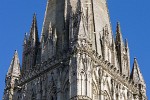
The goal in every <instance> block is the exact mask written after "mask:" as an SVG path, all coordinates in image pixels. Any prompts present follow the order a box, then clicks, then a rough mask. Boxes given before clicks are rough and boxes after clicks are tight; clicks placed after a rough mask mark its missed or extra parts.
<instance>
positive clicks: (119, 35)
mask: <svg viewBox="0 0 150 100" xmlns="http://www.w3.org/2000/svg"><path fill="white" fill-rule="evenodd" d="M116 45H117V46H123V45H124V43H123V38H122V33H121V27H120V23H119V22H117V27H116Z"/></svg>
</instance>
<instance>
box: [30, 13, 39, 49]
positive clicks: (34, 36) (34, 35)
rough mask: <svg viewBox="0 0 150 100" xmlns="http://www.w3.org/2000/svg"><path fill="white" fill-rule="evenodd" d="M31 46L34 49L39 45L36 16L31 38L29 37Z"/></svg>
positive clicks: (33, 21)
mask: <svg viewBox="0 0 150 100" xmlns="http://www.w3.org/2000/svg"><path fill="white" fill-rule="evenodd" d="M29 41H30V43H31V44H30V45H31V46H32V47H35V46H37V45H38V43H39V37H38V28H37V20H36V14H34V15H33V20H32V25H31V29H30V36H29Z"/></svg>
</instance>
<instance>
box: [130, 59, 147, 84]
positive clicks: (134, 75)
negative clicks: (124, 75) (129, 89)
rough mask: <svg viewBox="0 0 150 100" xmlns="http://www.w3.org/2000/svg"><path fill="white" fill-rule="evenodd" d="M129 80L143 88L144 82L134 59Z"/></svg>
mask: <svg viewBox="0 0 150 100" xmlns="http://www.w3.org/2000/svg"><path fill="white" fill-rule="evenodd" d="M130 79H131V80H133V81H134V83H135V84H142V85H143V86H145V81H144V78H143V75H142V73H141V71H140V68H139V65H138V62H137V59H136V58H134V63H133V68H132V72H131V76H130Z"/></svg>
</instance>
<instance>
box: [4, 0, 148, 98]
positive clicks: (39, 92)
mask: <svg viewBox="0 0 150 100" xmlns="http://www.w3.org/2000/svg"><path fill="white" fill-rule="evenodd" d="M114 37H116V38H114ZM38 39H39V38H38V29H37V21H36V15H35V14H34V16H33V21H32V25H31V30H30V34H29V36H28V35H27V34H25V38H24V46H23V61H22V69H21V73H20V69H19V64H18V63H17V64H15V65H13V66H15V67H10V69H12V68H16V69H17V72H18V74H17V76H13V75H10V77H14V79H15V80H16V81H14V80H13V81H12V80H11V78H10V79H9V78H8V77H9V76H7V77H6V89H5V92H4V99H3V100H8V98H10V100H147V97H146V85H145V82H144V79H143V77H142V74H141V72H140V69H139V66H138V64H137V60H136V59H134V64H133V69H132V72H131V73H130V54H129V47H128V42H127V40H125V41H124V40H123V37H122V33H121V28H120V24H119V23H117V28H116V35H115V36H114V35H113V32H112V29H111V24H110V18H109V12H108V8H107V2H106V0H48V1H47V7H46V12H45V17H44V22H43V27H42V33H41V39H40V41H39V40H38ZM16 59H18V57H17V54H16V53H15V57H14V60H13V62H16V61H18V60H16ZM11 66H12V64H11ZM9 72H10V71H9ZM9 72H8V73H9ZM11 73H14V71H11ZM10 83H11V84H13V85H12V86H7V84H10ZM10 92H11V94H12V95H9V93H10Z"/></svg>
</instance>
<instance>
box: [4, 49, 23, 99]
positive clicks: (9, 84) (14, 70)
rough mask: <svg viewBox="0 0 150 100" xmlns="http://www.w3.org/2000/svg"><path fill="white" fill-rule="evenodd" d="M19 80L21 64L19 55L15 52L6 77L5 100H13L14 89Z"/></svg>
mask: <svg viewBox="0 0 150 100" xmlns="http://www.w3.org/2000/svg"><path fill="white" fill-rule="evenodd" d="M19 78H20V62H19V58H18V53H17V51H15V54H14V56H13V59H12V61H11V64H10V67H9V70H8V72H7V75H6V87H5V91H4V97H3V100H13V94H14V87H15V85H16V82H17V81H18V80H19Z"/></svg>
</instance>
